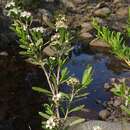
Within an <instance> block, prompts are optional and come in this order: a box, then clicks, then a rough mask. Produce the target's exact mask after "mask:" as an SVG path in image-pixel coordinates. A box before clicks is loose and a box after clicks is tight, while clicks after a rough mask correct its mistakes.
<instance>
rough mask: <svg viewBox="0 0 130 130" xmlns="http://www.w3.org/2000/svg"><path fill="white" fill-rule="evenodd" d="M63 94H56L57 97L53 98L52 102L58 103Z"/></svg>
mask: <svg viewBox="0 0 130 130" xmlns="http://www.w3.org/2000/svg"><path fill="white" fill-rule="evenodd" d="M61 95H62V94H61V93H58V94H56V95H53V97H52V101H54V102H58V101H59V100H60V99H61Z"/></svg>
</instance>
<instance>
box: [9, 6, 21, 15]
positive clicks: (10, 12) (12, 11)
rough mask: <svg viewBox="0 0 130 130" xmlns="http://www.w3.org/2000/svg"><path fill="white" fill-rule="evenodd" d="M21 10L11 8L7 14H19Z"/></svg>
mask: <svg viewBox="0 0 130 130" xmlns="http://www.w3.org/2000/svg"><path fill="white" fill-rule="evenodd" d="M18 13H19V10H18V9H17V8H13V9H10V10H9V12H8V14H7V16H11V15H12V14H15V15H18Z"/></svg>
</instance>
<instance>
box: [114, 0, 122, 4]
mask: <svg viewBox="0 0 130 130" xmlns="http://www.w3.org/2000/svg"><path fill="white" fill-rule="evenodd" d="M118 3H122V0H113V4H118Z"/></svg>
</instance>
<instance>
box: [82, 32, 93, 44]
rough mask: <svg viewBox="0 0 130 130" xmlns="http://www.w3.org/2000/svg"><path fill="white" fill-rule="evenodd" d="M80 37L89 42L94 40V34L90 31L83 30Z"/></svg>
mask: <svg viewBox="0 0 130 130" xmlns="http://www.w3.org/2000/svg"><path fill="white" fill-rule="evenodd" d="M80 38H81V40H82V41H83V42H85V43H89V42H91V41H92V40H93V35H92V34H91V33H89V32H81V33H80Z"/></svg>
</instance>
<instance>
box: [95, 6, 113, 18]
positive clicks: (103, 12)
mask: <svg viewBox="0 0 130 130" xmlns="http://www.w3.org/2000/svg"><path fill="white" fill-rule="evenodd" d="M109 14H111V10H110V9H109V8H108V7H103V8H100V9H97V10H96V11H95V12H94V15H95V16H97V17H107V16H109Z"/></svg>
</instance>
